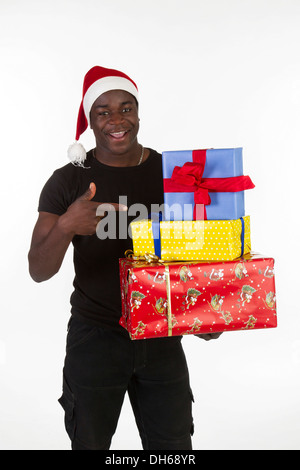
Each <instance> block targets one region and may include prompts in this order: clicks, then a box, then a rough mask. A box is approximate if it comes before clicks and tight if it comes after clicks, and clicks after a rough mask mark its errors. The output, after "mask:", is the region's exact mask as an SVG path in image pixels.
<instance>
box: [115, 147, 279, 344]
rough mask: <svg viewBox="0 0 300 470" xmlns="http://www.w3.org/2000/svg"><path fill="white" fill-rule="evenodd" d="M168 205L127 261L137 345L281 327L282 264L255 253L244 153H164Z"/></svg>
mask: <svg viewBox="0 0 300 470" xmlns="http://www.w3.org/2000/svg"><path fill="white" fill-rule="evenodd" d="M162 164H163V177H164V207H163V208H162V211H161V213H160V214H152V215H151V218H150V219H147V220H138V221H134V222H132V223H131V233H132V240H133V252H132V253H129V254H127V257H126V258H124V259H121V260H120V282H121V293H122V317H121V320H120V324H121V325H122V326H123V327H124V328H126V329H127V331H128V332H129V334H130V337H131V338H132V339H144V338H157V337H165V336H177V335H185V334H202V333H203V334H204V333H217V332H223V331H235V330H250V329H262V328H274V327H276V326H277V315H276V303H275V281H274V259H273V258H270V257H264V256H261V255H257V254H254V253H251V240H250V217H249V216H248V215H245V203H244V199H245V190H249V189H252V188H254V185H253V183H252V181H251V179H250V177H249V176H244V175H243V154H242V148H233V149H208V150H191V151H170V152H163V154H162Z"/></svg>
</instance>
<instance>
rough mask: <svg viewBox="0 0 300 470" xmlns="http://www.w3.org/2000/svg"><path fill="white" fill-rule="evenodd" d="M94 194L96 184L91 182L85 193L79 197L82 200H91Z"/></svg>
mask: <svg viewBox="0 0 300 470" xmlns="http://www.w3.org/2000/svg"><path fill="white" fill-rule="evenodd" d="M95 194H96V185H95V183H91V184H90V186H89V188H88V189H87V190H86V192H85V193H83V195H82V196H81V197H80V198H79V199H81V200H82V201H91V200H92V199H93V197H94V196H95Z"/></svg>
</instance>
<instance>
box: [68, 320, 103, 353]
mask: <svg viewBox="0 0 300 470" xmlns="http://www.w3.org/2000/svg"><path fill="white" fill-rule="evenodd" d="M96 332H97V327H96V326H91V325H89V324H87V323H84V322H82V321H80V320H77V319H76V318H73V317H71V319H70V321H69V327H68V335H67V350H70V349H72V348H75V347H76V346H79V345H81V344H84V343H85V342H86V341H88V339H89V338H91V337H92V336H94V334H95V333H96Z"/></svg>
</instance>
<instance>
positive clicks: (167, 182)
mask: <svg viewBox="0 0 300 470" xmlns="http://www.w3.org/2000/svg"><path fill="white" fill-rule="evenodd" d="M203 154H204V153H202V155H203ZM204 167H205V157H204V158H202V161H201V162H186V163H185V164H184V165H183V166H182V167H180V166H175V168H174V170H173V174H172V177H171V178H169V179H164V191H165V192H194V202H195V207H194V220H195V219H199V218H204V219H206V218H207V216H206V210H205V207H204V216H203V217H199V212H198V211H197V204H204V206H205V205H209V204H210V203H211V199H210V196H209V192H238V191H244V190H246V189H252V188H254V187H255V186H254V184H253V183H252V181H251V178H250V177H249V176H244V175H242V176H231V177H229V178H202V175H203V172H204Z"/></svg>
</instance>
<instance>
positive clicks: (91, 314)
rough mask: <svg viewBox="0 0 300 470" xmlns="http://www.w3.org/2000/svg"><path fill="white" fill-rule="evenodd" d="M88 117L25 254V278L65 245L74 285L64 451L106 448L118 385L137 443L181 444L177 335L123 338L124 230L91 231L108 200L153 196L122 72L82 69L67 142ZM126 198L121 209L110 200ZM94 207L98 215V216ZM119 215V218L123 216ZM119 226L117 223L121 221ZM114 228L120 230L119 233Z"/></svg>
mask: <svg viewBox="0 0 300 470" xmlns="http://www.w3.org/2000/svg"><path fill="white" fill-rule="evenodd" d="M88 125H90V127H91V129H92V130H93V132H94V135H95V141H96V146H95V148H94V149H93V150H91V151H89V152H88V154H87V155H85V152H84V149H83V148H82V147H81V146H80V144H79V143H77V144H75V146H73V147H72V148H71V149H70V155H71V157H72V158H73V159H74V161H73V164H72V163H69V164H68V165H66V166H64V167H63V168H60V169H59V170H56V171H55V172H54V174H53V175H52V176H51V177H50V179H49V180H48V182H47V183H46V185H45V186H44V188H43V190H42V193H41V196H40V201H39V217H38V220H37V223H36V226H35V228H34V231H33V236H32V243H31V248H30V252H29V269H30V273H31V276H32V278H33V279H34V280H35V281H37V282H41V281H45V280H47V279H49V278H51V277H52V276H53V275H55V274H56V273H57V272H58V270H59V269H60V266H61V264H62V261H63V258H64V255H65V253H66V250H67V249H68V247H69V245H70V243H72V244H73V247H74V268H75V278H74V291H73V293H72V296H71V313H72V315H71V319H70V322H69V330H68V337H67V347H66V358H65V364H64V373H63V394H62V397H61V398H60V400H59V401H60V403H61V405H62V406H63V408H64V410H65V425H66V430H67V432H68V434H69V437H70V439H71V441H72V449H74V450H100V449H109V447H110V443H111V439H112V436H113V434H114V432H115V430H116V426H117V422H118V418H119V414H120V411H121V407H122V403H123V399H124V395H125V393H126V391H128V394H129V397H130V401H131V404H132V408H133V411H134V414H135V419H136V423H137V426H138V429H139V433H140V436H141V440H142V445H143V448H144V449H168V450H172V449H176V450H180V449H185V450H189V449H191V447H192V445H191V435H192V432H193V419H192V413H191V402H192V393H191V390H190V385H189V374H188V368H187V364H186V359H185V355H184V352H183V349H182V346H181V338H180V337H172V338H157V339H148V340H147V339H146V340H143V341H131V340H130V339H129V337H128V333H127V332H126V330H125V329H123V328H122V327H121V326H120V325H119V319H120V316H121V296H120V285H119V268H118V260H119V258H122V257H124V253H125V251H126V250H127V249H130V248H132V242H131V239H130V237H129V236H128V235H127V236H126V237H124V236H122V237H120V236H116V237H114V236H110V237H108V238H105V239H100V238H99V237H98V236H97V234H96V230H97V225H98V224H99V221H100V220H101V218H102V217H103V215H104V213H103V212H102V215H101V212H100V213H99V210H98V212H97V209H98V206H99V204H100V203H109V204H112V205H113V208H114V209H115V210H116V211H117V213H118V214H119V216H118V217H116V219H117V222H118V223H117V227H116V233H117V234H118V233H119V232H118V229H120V228H121V227H120V226H121V225H122V224H123V223H124V220H126V221H127V224H128V223H130V221H131V220H130V217H127V212H126V210H127V207H130V206H131V205H133V204H136V203H139V204H143V205H144V206H145V207H147V209H148V210H149V211H150V210H151V205H152V204H158V205H160V204H162V203H163V184H162V168H161V155H160V154H158V153H157V152H156V151H154V150H152V149H148V148H146V149H144V148H143V147H142V145H141V144H140V143H139V142H138V139H137V135H138V130H139V117H138V90H137V86H136V84H135V83H134V82H133V81H132V80H131V79H130V78H129V77H128V76H127V75H125V74H124V73H122V72H119V71H116V70H109V69H105V68H103V67H93V68H92V69H91V70H90V71H89V72H88V73H87V74H86V76H85V79H84V85H83V99H82V102H81V105H80V109H79V115H78V121H77V131H76V140H77V141H78V139H79V137H80V135H81V134H82V133H83V132H84V131H85V129H86V128H87V127H88ZM119 196H126V201H127V204H126V205H127V207H125V206H124V205H122V204H118V203H119ZM99 214H100V215H99ZM124 217H125V219H124ZM126 228H127V225H126ZM123 233H124V231H123Z"/></svg>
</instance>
